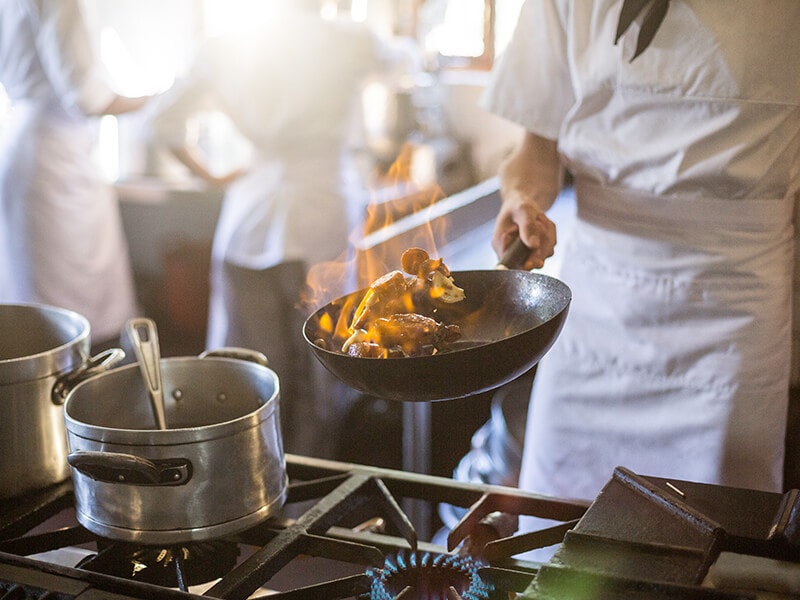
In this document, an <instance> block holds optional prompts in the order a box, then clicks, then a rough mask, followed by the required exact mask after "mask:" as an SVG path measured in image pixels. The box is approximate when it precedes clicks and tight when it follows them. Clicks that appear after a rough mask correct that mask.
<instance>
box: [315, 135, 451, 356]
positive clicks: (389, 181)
mask: <svg viewBox="0 0 800 600" xmlns="http://www.w3.org/2000/svg"><path fill="white" fill-rule="evenodd" d="M413 160H414V147H413V145H411V144H406V145H404V146H403V148H402V149H401V151H400V152H399V154H398V156H397V158H396V160H395V161H394V163H393V164H392V165H391V166H390V167H389V168H388V170H387V171H386V172H385V173H383V174H378V173H376V174H374V175H373V177H372V178H371V179H372V185H371V188H372V189H371V193H370V201H369V203H368V205H367V207H366V209H365V212H364V219H363V221H362V223H361V225H360V227H359V228H358V229H357V230H356V231H354V232H352V234H351V236H350V245H351V247H350V248H349V249H348V251H347V252H346V253H345V254H343V256H341V257H340V258H339V259H337V260H336V261H331V262H327V263H320V264H317V265H313V266H312V267H311V268H310V269H309V271H308V276H307V279H306V289H305V291H304V293H303V297H302V299H301V303H300V305H301V308H303V309H304V311H305V313H306V314H308V315H310V314H312V313H314V312H315V311H318V312H320V311H319V309H320V307H326V311H327V312H326V313H325V314H322V315H320V316H318V318H317V322H316V325H315V327H316V329H315V332H316V333H318V334H319V337H320V339H324V340H326V343H325V347H328V349H330V350H341V348H342V344H343V343H344V341H345V340H348V338H350V336H352V335H353V333H354V331H355V330H356V327H354V324H355V320H356V319H357V318H358V317H357V315H358V314H359V313H363V312H364V311H365V310H366V308H367V306H366V305H367V304H368V303H369V302H374V301H375V298H374V297H372V296H373V295H372V294H370V293H364V291H365V290H369V289H370V286H371V285H372V284H373V283H374V282H376V280H378V279H379V278H380V277H382V276H384V275H386V274H388V273H390V272H392V271H396V270H398V268H399V267H400V266H401V265H400V264H399V263H400V257H401V256H402V254H403V252H405V251H406V250H407V249H408V248H411V247H418V248H422V249H424V250H425V251H426V252H427V253H428V254H429V255H430V256H438V249H437V243H436V242H437V240H439V242H440V243H442V241H443V240H444V239H445V233H446V219H442V218H438V219H431V218H430V210H431V208H432V207H433V206H434V205H435V204H436V203H437V202H439V201H441V200H442V199H444V198H445V194H444V192H443V191H442V190H441V188H440V187H439V186H438V185H436V184H434V185H432V186H418V185H415V184H414V182H413V181H411V170H412V163H413ZM407 277H412V276H411V275H407ZM446 294H447V292H446V291H443V290H441V289H440V288H439V287H437V286H436V285H433V286H430V291H429V298H434V299H440V300H444V301H447V300H448V298H447V296H446ZM393 302H394V304H393V306H395V307H396V311H394V312H398V313H413V312H417V309H418V305H419V302H420V290H419V289H417V290H416V291H415V293H408V294H402V295H398V296H397V297H396V298H395V299H394V300H393ZM424 303H425V302H424V301H423V304H424ZM353 315H356V317H355V318H354V317H353ZM312 335H313V334H312ZM337 344H338V348H336V347H335V346H336V345H337Z"/></svg>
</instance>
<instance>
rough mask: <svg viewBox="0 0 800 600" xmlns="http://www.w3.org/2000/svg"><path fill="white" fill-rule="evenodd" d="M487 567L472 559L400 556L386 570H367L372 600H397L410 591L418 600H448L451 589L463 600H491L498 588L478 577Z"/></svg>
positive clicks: (422, 554)
mask: <svg viewBox="0 0 800 600" xmlns="http://www.w3.org/2000/svg"><path fill="white" fill-rule="evenodd" d="M484 566H486V563H484V562H483V561H480V560H478V559H475V558H472V557H470V556H458V555H454V554H440V553H433V552H420V553H417V552H411V551H404V552H399V553H398V554H397V555H394V556H392V555H389V556H387V557H386V558H385V560H384V563H383V568H370V569H367V576H368V577H370V579H371V580H372V586H371V593H370V600H393V599H394V598H396V597H397V595H398V594H400V593H401V592H402V591H403V590H405V589H406V588H408V587H410V588H411V589H412V590H414V592H415V595H414V596H413V598H414V599H415V600H444V599H446V598H447V590H448V588H449V587H450V586H452V587H454V588H455V590H456V591H457V592H458V593H459V595H460V597H461V598H463V600H489V598H490V596H491V593H492V592H493V591H494V586H492V585H491V584H489V583H486V582H484V581H483V580H482V579H481V578H480V576H479V575H478V570H479V569H480V568H481V567H484ZM404 597H405V596H404Z"/></svg>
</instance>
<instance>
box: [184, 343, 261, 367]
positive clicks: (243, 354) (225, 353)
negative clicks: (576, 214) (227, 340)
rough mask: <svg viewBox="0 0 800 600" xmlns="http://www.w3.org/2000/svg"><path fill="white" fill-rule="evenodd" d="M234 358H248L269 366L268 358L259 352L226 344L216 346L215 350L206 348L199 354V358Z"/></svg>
mask: <svg viewBox="0 0 800 600" xmlns="http://www.w3.org/2000/svg"><path fill="white" fill-rule="evenodd" d="M214 357H218V358H236V359H239V360H249V361H250V362H254V363H256V364H259V365H261V366H263V367H268V366H269V360H267V357H266V356H264V354H262V353H261V352H258V351H256V350H250V348H238V347H235V346H226V347H224V348H217V349H216V350H206V351H205V352H203V353H202V354H200V356H199V358H214Z"/></svg>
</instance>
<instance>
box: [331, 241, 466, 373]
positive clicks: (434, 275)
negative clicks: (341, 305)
mask: <svg viewBox="0 0 800 600" xmlns="http://www.w3.org/2000/svg"><path fill="white" fill-rule="evenodd" d="M400 262H401V265H402V267H403V271H405V273H403V272H401V271H391V272H389V273H387V274H385V275H383V276H381V277H379V278H378V279H376V280H375V281H374V282H373V283H372V285H370V286H369V288H367V290H366V292H365V293H364V295H363V296H362V298H361V301H360V302H359V304H358V307H357V308H356V310H355V311H354V313H353V318H352V321H351V322H350V324H349V327H348V329H347V332H348V334H349V335H348V337H347V339H346V340H345V341H344V343H343V344H342V347H341V350H342V352H344V353H346V354H349V355H350V356H356V357H362V358H402V357H410V356H430V355H433V354H436V353H437V352H441V351H445V350H447V347H448V345H449V344H451V343H452V342H455V341H456V340H458V339H459V338H460V337H461V328H460V327H459V326H458V325H457V324H455V323H449V324H445V323H442V322H440V321H437V320H436V318H435V314H436V311H437V306H439V305H440V304H442V303H443V304H454V303H457V302H461V301H463V300H464V298H465V295H464V290H463V289H461V288H459V287H458V286H457V285H456V284H455V281H454V280H453V277H452V275H451V274H450V270H449V269H448V268H447V266H446V265H445V264H444V261H443V260H442V259H441V258H438V259H432V258H431V257H430V255H429V254H428V253H427V252H426V251H425V250H423V249H421V248H409V249H408V250H406V251H405V252H404V253H403V255H402V257H401V261H400Z"/></svg>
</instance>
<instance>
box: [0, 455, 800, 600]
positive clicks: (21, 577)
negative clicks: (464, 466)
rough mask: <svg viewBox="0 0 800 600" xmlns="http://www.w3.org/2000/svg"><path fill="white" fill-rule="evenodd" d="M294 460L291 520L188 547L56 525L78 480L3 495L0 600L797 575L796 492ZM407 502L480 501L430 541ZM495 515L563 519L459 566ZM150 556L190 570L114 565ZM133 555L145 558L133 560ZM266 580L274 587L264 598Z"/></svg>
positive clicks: (729, 598)
mask: <svg viewBox="0 0 800 600" xmlns="http://www.w3.org/2000/svg"><path fill="white" fill-rule="evenodd" d="M287 471H288V473H289V477H290V491H289V497H288V500H287V504H286V506H285V507H284V511H283V512H282V514H281V515H279V516H276V517H275V518H271V519H269V520H268V521H266V522H264V523H262V524H260V525H258V526H257V527H253V528H251V529H248V530H247V531H245V532H242V533H240V534H238V535H236V536H230V537H227V538H225V539H223V540H214V541H213V542H209V547H208V548H206V547H205V546H198V547H190V548H189V549H188V554H186V555H184V551H183V547H182V546H179V547H174V548H167V549H163V548H161V549H154V548H146V547H145V548H131V547H130V546H129V545H127V544H121V543H115V542H111V541H109V540H103V539H101V538H98V537H97V536H95V535H94V534H92V533H91V532H89V531H87V530H86V529H84V528H82V527H81V526H80V525H78V524H77V523H76V522H72V523H67V524H65V525H59V526H58V527H53V526H52V525H50V524H51V523H52V522H53V520H54V519H56V520H57V518H58V517H60V516H61V515H63V514H64V513H65V512H66V513H69V511H71V510H72V502H73V498H72V488H71V485H70V484H69V482H66V483H64V484H61V485H59V486H54V487H53V488H51V489H49V490H46V491H44V492H42V493H39V494H35V495H32V496H29V497H25V498H21V499H15V500H14V501H13V502H2V503H0V599H2V600H11V599H13V600H21V599H28V598H33V599H36V600H73V599H76V598H79V599H80V600H98V599H101V598H102V599H103V600H130V599H142V598H164V599H166V600H169V599H172V598H174V599H176V600H180V599H185V598H198V599H199V598H225V599H242V600H244V599H246V598H268V599H269V600H287V599H289V600H297V599H313V600H320V599H329V600H337V599H346V598H355V599H357V600H365V599H367V598H370V597H373V598H376V600H378V599H380V598H383V597H386V596H380V595H375V594H379V593H382V590H381V589H378V590H377V591H375V590H374V589H373V586H374V582H375V580H376V578H378V579H381V578H383V579H382V580H383V581H384V583H386V582H389V581H390V580H392V581H391V582H390V585H388V586H387V585H384V586H383V588H385V590H386V593H387V594H388V595H389V597H391V595H392V594H396V596H395V597H396V598H398V599H400V600H411V599H412V598H413V599H415V600H416V599H417V598H418V596H415V595H413V593H414V589H413V587H414V586H413V585H407V584H408V583H409V582H412V583H413V582H414V581H415V580H419V579H420V578H421V577H423V576H425V577H427V576H428V575H423V574H420V572H419V571H414V570H413V569H411V570H408V571H407V570H406V566H408V565H409V564H411V563H417V564H418V565H423V566H425V565H431V564H433V563H437V564H439V562H440V561H441V563H442V565H441V566H442V567H443V569H442V570H443V571H446V572H451V571H452V572H453V573H455V575H456V578H457V579H456V583H457V585H449V584H447V583H441V582H440V581H439V576H440V575H443V573H439V572H438V571H437V572H433V573H432V575H431V574H429V575H430V577H429V579H428V583H430V582H435V583H436V585H435V588H436V592H435V593H436V594H439V596H438V597H439V598H441V599H442V600H445V599H446V600H457V599H458V598H462V599H464V600H472V599H471V597H470V595H469V594H473V596H474V597H477V598H481V599H482V598H483V597H486V598H487V599H488V600H501V599H502V600H507V598H509V594H512V596H511V597H513V594H518V593H522V592H523V591H525V596H524V597H525V598H526V599H532V600H551V599H558V600H562V599H563V598H603V600H616V599H620V600H622V599H625V600H631V599H633V600H639V599H644V598H647V599H653V600H658V599H666V598H669V599H672V600H682V599H689V598H691V599H695V598H700V599H708V600H734V599H736V600H755V599H756V598H759V597H761V596H759V592H758V591H756V590H754V589H752V588H751V589H736V590H732V589H728V588H725V589H714V588H708V587H705V585H704V583H705V580H706V579H707V578H708V577H709V576H710V575H711V574H713V572H714V570H715V568H716V567H717V565H718V563H719V561H720V559H722V558H723V557H724V556H736V557H739V558H741V557H744V558H745V559H746V560H747V561H751V562H753V563H756V562H758V561H761V560H767V561H772V562H773V563H775V564H778V565H781V566H782V567H783V569H784V570H785V571H786V570H788V571H791V572H793V573H794V574H795V576H796V577H800V532H798V527H797V524H798V514H800V499H799V497H798V495H799V494H800V493H799V492H798V491H797V490H792V491H790V492H787V493H786V494H773V493H767V492H756V491H753V490H742V489H737V488H727V487H722V486H711V485H703V484H695V483H690V482H683V481H667V480H664V479H659V478H654V477H644V476H640V475H636V474H634V473H631V472H630V471H628V470H626V469H623V468H619V469H617V470H616V471H615V473H614V474H613V477H612V479H611V480H610V481H609V483H608V485H607V486H606V487H605V488H604V490H603V491H602V493H601V494H600V495H599V496H598V497H597V499H596V500H595V501H594V502H593V503H592V504H591V506H587V504H585V503H580V502H573V501H568V500H560V499H556V498H545V497H541V496H537V495H534V494H529V493H525V492H522V491H520V490H517V489H512V488H504V487H499V486H490V485H484V484H474V483H466V482H457V481H453V480H450V479H445V478H440V477H433V476H427V475H419V474H414V473H407V472H403V471H395V470H389V469H379V468H372V467H366V466H361V465H352V464H345V463H338V462H331V461H322V460H318V459H310V458H304V457H299V456H295V455H288V456H287ZM408 502H426V503H430V504H431V505H432V506H435V505H437V504H439V503H445V504H451V505H453V506H456V507H461V508H465V509H468V511H467V513H466V514H465V516H464V517H463V518H462V520H461V521H460V522H459V523H458V525H456V527H455V528H454V529H453V530H452V531H451V532H450V533H449V536H448V541H447V546H448V547H447V548H443V547H442V546H441V545H438V544H435V543H433V542H432V541H430V540H418V539H417V531H416V529H415V527H414V526H413V524H412V523H411V522H410V520H409V518H408V517H407V516H406V514H407V513H406V512H405V511H404V510H403V508H402V507H403V506H404V505H406V504H407V503H408ZM587 508H588V510H587ZM497 511H500V512H503V513H508V514H511V515H533V516H538V517H543V518H545V519H550V520H552V521H554V522H556V525H554V526H552V527H548V528H546V529H541V530H537V531H533V532H529V533H525V534H517V535H512V536H509V537H504V538H501V539H498V540H496V541H493V542H491V543H488V544H486V545H485V546H484V547H483V551H482V552H481V553H480V554H481V556H480V558H475V559H473V558H470V557H467V558H464V559H463V562H459V561H461V559H460V558H459V556H458V555H457V552H456V549H457V547H458V546H459V544H460V542H461V541H462V540H463V539H464V538H465V537H466V536H467V535H468V534H470V535H471V534H472V533H473V532H475V531H476V530H477V529H478V528H479V526H480V523H481V522H483V521H484V518H485V517H487V516H488V515H490V514H494V513H496V512H497ZM559 543H560V545H559V547H558V550H557V551H556V553H555V555H554V556H553V558H552V559H551V560H550V561H549V562H547V563H545V564H539V563H535V562H530V561H526V560H522V559H521V558H520V555H521V554H522V553H524V552H526V551H527V550H531V549H534V548H540V547H544V546H549V545H552V544H559ZM75 547H77V548H82V549H86V550H85V552H86V553H88V558H83V559H81V560H80V561H77V560H76V561H75V562H74V563H72V564H69V565H66V566H64V565H61V564H54V563H52V562H48V561H46V560H44V559H42V558H41V556H42V553H46V552H48V551H61V550H60V549H65V548H75ZM234 547H235V549H234ZM206 550H208V551H209V552H210V555H209V556H210V563H205V564H204V563H202V562H201V563H199V564H203V565H204V566H202V567H199V568H198V569H195V570H197V571H200V575H201V577H200V579H210V581H209V583H208V585H207V586H204V587H203V588H202V590H200V591H197V590H195V589H194V586H195V581H194V578H195V577H197V574H196V573H195V570H192V569H190V568H188V567H187V568H185V569H184V568H183V566H186V565H184V562H185V561H188V563H187V564H190V563H191V555H192V553H193V552H197V553H198V554H200V555H204V554H205V551H206ZM162 552H164V553H165V554H164V555H163V556H162ZM142 553H144V554H149V555H150V556H153V553H155V557H156V563H157V564H158V568H165V567H163V566H161V565H162V564H163V563H168V567H169V568H174V569H178V570H176V571H175V575H174V577H173V579H174V583H176V584H177V588H176V587H174V586H172V583H173V579H170V580H169V581H167V582H166V586H165V585H164V583H165V582H161V581H156V582H153V581H145V580H144V579H143V577H142V576H141V572H142V571H147V570H148V569H151V568H153V567H151V566H149V567H147V568H144V569H141V570H140V571H139V572H137V573H133V574H130V575H128V574H126V576H124V577H123V576H120V574H119V573H121V572H124V569H123V570H122V571H119V570H115V569H117V568H118V567H113V568H112V567H110V566H109V565H107V564H105V562H104V561H106V560H109V561H110V562H112V563H113V562H114V561H115V560H117V558H119V557H130V556H132V555H135V558H136V559H137V560H138V559H139V558H141V556H142ZM218 553H219V554H218ZM114 557H117V558H114ZM159 557H160V559H159ZM167 557H169V560H166V558H167ZM206 558H208V557H206ZM112 559H113V560H112ZM121 560H122V561H123V562H125V561H127V562H128V564H132V563H131V561H130V558H122V559H121ZM225 561H228V563H229V564H223V563H225ZM445 563H446V564H445ZM78 564H79V565H80V566H77V565H78ZM208 564H212V565H213V568H211V567H207V566H206V565H208ZM231 564H232V566H230V565H231ZM412 566H413V565H412ZM218 567H219V568H220V571H221V572H222V574H221V576H219V575H220V573H218V572H215V569H216V568H218ZM437 568H438V567H437ZM181 569H182V570H181ZM473 573H474V574H475V575H476V576H477V578H478V579H476V580H474V582H475V585H474V586H473V587H470V583H472V582H473V580H472V579H469V582H467V579H468V578H471V577H472V575H473ZM287 574H290V575H291V576H290V575H287ZM451 574H452V573H451ZM458 578H460V579H458ZM380 587H381V586H378V588H380ZM267 588H268V589H269V590H271V591H274V592H275V593H274V594H271V595H265V594H267V592H264V591H263V590H264V589H267ZM408 588H411V589H408ZM450 588H452V590H451V589H450ZM526 590H527V591H526ZM432 594H433V593H432ZM430 597H437V596H433V595H431V596H430ZM777 597H779V598H783V597H796V595H795V596H792V595H791V592H788V593H787V595H785V596H780V595H779V596H777ZM426 600H429V598H426Z"/></svg>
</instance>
